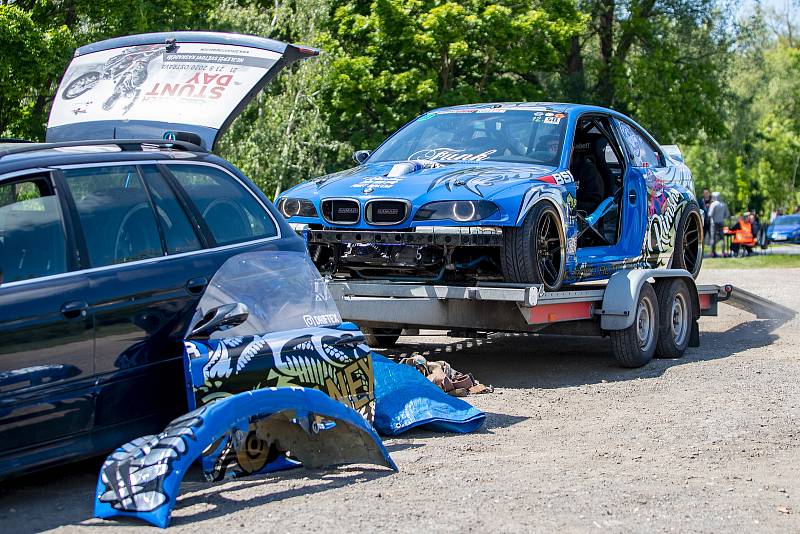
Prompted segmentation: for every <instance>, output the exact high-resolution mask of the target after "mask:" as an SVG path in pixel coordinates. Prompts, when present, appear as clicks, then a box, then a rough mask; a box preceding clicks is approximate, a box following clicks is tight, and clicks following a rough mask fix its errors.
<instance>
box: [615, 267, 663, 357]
mask: <svg viewBox="0 0 800 534" xmlns="http://www.w3.org/2000/svg"><path fill="white" fill-rule="evenodd" d="M658 319H659V312H658V297H657V296H656V292H655V290H654V289H653V286H651V285H650V284H649V283H647V282H645V283H644V284H643V285H642V288H641V289H640V290H639V299H638V300H637V302H636V308H635V309H634V317H633V324H632V325H630V326H629V327H628V328H625V329H624V330H612V331H611V346H612V347H613V349H614V357H615V358H616V359H617V362H619V364H620V365H622V366H623V367H641V366H643V365H645V364H646V363H648V362H649V361H650V360H652V359H653V354H654V353H655V351H656V345H657V342H658Z"/></svg>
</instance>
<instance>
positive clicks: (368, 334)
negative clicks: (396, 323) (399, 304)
mask: <svg viewBox="0 0 800 534" xmlns="http://www.w3.org/2000/svg"><path fill="white" fill-rule="evenodd" d="M361 332H362V333H363V334H364V340H365V341H366V342H367V345H369V346H370V347H371V348H378V349H388V348H389V347H393V346H394V345H395V343H397V340H398V339H399V338H400V334H401V333H403V330H402V328H362V329H361Z"/></svg>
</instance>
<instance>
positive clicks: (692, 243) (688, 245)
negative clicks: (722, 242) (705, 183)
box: [672, 202, 703, 278]
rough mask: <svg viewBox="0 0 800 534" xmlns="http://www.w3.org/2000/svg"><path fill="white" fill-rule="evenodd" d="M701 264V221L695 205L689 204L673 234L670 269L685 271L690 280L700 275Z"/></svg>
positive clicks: (698, 209)
mask: <svg viewBox="0 0 800 534" xmlns="http://www.w3.org/2000/svg"><path fill="white" fill-rule="evenodd" d="M702 264H703V219H702V217H701V215H700V208H698V207H697V204H695V203H694V202H690V203H689V205H688V206H686V209H684V210H683V213H682V214H681V218H680V220H679V221H678V226H677V230H676V233H675V250H674V251H673V252H672V268H673V269H686V270H687V271H689V274H691V275H692V278H697V275H698V274H700V266H701V265H702Z"/></svg>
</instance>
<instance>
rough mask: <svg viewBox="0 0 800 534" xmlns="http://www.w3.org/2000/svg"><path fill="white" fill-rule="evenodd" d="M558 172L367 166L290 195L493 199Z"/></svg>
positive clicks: (481, 165)
mask: <svg viewBox="0 0 800 534" xmlns="http://www.w3.org/2000/svg"><path fill="white" fill-rule="evenodd" d="M554 171H555V168H554V167H545V166H538V165H537V166H535V165H520V164H515V163H497V162H492V163H488V162H459V163H449V164H448V163H445V164H441V163H435V164H434V162H428V161H425V160H420V161H410V162H402V163H396V162H394V163H391V162H390V163H367V164H364V165H361V166H359V167H353V168H351V169H348V170H346V171H342V172H339V173H335V174H330V175H327V176H323V177H322V178H318V179H317V180H314V181H311V182H306V183H304V184H300V185H298V186H296V187H295V188H293V189H291V190H290V192H291V193H294V194H300V195H302V196H307V195H309V194H314V193H316V194H318V195H319V196H320V197H340V196H344V197H357V196H362V195H369V196H391V197H398V196H399V197H403V198H409V199H410V198H415V197H417V196H421V195H425V194H434V193H437V192H446V193H450V192H454V193H458V192H459V191H462V192H463V193H465V196H467V197H472V196H475V197H479V198H491V197H492V196H494V195H497V194H498V193H500V192H501V191H503V190H505V189H507V188H508V187H511V186H514V185H518V184H521V183H525V182H531V181H539V180H542V181H544V182H549V180H548V179H547V178H548V176H549V175H552V173H553V172H554ZM551 183H554V182H551ZM288 193H289V192H287V194H288Z"/></svg>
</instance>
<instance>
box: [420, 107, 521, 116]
mask: <svg viewBox="0 0 800 534" xmlns="http://www.w3.org/2000/svg"><path fill="white" fill-rule="evenodd" d="M505 112H506V108H458V109H441V110H439V111H434V112H433V114H435V115H451V114H454V113H505Z"/></svg>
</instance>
